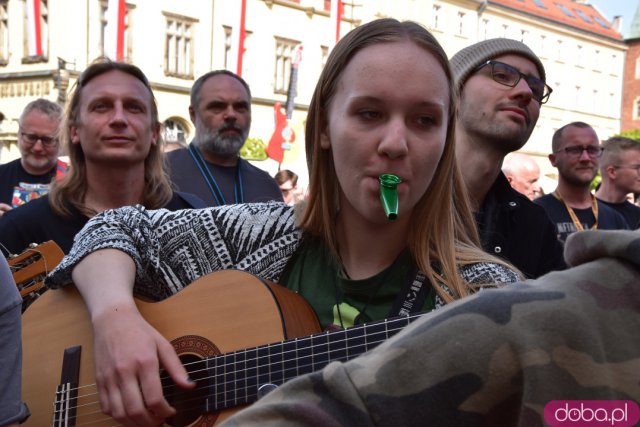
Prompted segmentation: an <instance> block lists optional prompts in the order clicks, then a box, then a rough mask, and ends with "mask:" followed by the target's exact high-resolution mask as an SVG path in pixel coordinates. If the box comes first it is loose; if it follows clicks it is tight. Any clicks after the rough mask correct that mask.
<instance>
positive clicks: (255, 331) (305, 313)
mask: <svg viewBox="0 0 640 427" xmlns="http://www.w3.org/2000/svg"><path fill="white" fill-rule="evenodd" d="M137 304H138V307H139V309H140V312H141V313H142V315H143V316H144V317H145V319H147V321H149V323H150V324H151V325H153V326H154V327H155V328H156V329H157V330H158V331H160V333H162V334H163V335H164V336H165V338H167V339H168V340H169V341H174V340H176V342H180V339H181V337H184V336H187V335H191V336H196V337H203V339H204V340H208V341H210V342H211V343H213V345H214V346H215V348H217V349H218V350H219V351H220V352H221V353H228V352H232V351H235V350H240V349H244V348H250V347H255V346H258V345H262V344H268V343H274V342H279V341H282V340H285V339H288V338H294V337H300V336H305V335H310V334H313V333H316V332H319V331H320V326H319V324H318V321H317V318H316V316H315V313H314V312H313V309H312V308H311V307H310V306H309V305H308V304H307V303H306V301H304V299H303V298H302V297H300V296H298V295H297V294H295V293H293V292H291V291H289V290H287V289H286V288H284V287H282V286H279V285H275V284H271V283H265V282H263V281H261V280H260V279H258V278H256V277H255V276H252V275H250V274H248V273H244V272H240V271H221V272H216V273H212V274H210V275H207V276H205V277H202V278H201V279H199V280H197V281H195V282H194V283H192V284H191V285H189V286H187V287H186V288H185V289H184V290H182V291H181V292H179V293H178V294H176V295H174V296H172V297H170V298H168V299H166V300H164V301H161V302H156V303H149V302H143V301H137ZM78 345H81V346H82V354H81V359H80V360H81V363H80V379H79V382H80V387H79V393H78V394H79V397H78V402H77V404H78V412H77V417H76V419H75V420H70V422H69V424H68V425H69V426H74V425H78V426H79V425H84V424H90V425H92V426H103V425H104V426H106V425H113V424H114V423H115V421H114V420H113V419H111V418H109V417H107V416H106V415H104V414H103V413H102V412H101V410H100V405H99V403H98V396H97V394H95V393H96V387H95V371H94V364H93V337H92V329H91V322H90V320H89V316H88V313H87V311H86V308H85V305H84V302H83V300H82V298H81V297H80V295H79V293H78V292H77V291H76V289H75V287H74V286H67V287H65V288H63V289H60V290H55V291H48V292H46V293H44V294H43V295H42V296H41V297H40V298H39V299H37V300H36V301H35V302H34V303H33V304H32V305H31V307H29V309H28V310H27V311H26V312H25V313H24V315H23V352H24V354H23V376H22V378H23V397H24V401H25V402H26V403H27V405H28V406H29V408H30V410H31V413H32V415H31V417H30V418H29V419H28V420H27V422H26V423H25V424H24V425H25V426H38V427H40V426H45V425H54V422H53V420H54V415H55V414H54V401H55V399H56V396H55V395H56V388H57V386H58V384H59V382H60V375H61V371H62V360H63V352H64V349H66V348H69V347H73V346H78ZM179 354H180V352H179ZM238 409H240V407H235V408H233V409H228V410H223V411H221V412H219V413H216V414H209V415H208V416H206V417H200V418H198V420H197V421H196V422H195V423H191V424H195V425H215V424H217V423H218V422H219V421H221V420H223V419H225V418H227V417H228V416H229V415H231V414H232V413H233V412H235V411H237V410H238ZM61 425H62V424H61Z"/></svg>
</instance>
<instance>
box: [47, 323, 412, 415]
mask: <svg viewBox="0 0 640 427" xmlns="http://www.w3.org/2000/svg"><path fill="white" fill-rule="evenodd" d="M420 316H422V315H421V314H418V315H413V316H407V317H406V318H402V319H401V320H404V321H406V322H407V323H410V322H411V321H413V320H414V319H416V318H418V317H420ZM371 325H372V324H371V323H370V324H364V325H361V326H356V327H352V328H350V329H348V330H345V331H343V332H347V331H349V332H351V331H352V330H355V329H365V328H366V327H371ZM405 326H406V325H403V326H402V327H395V328H389V329H385V330H384V331H378V332H374V333H372V334H370V335H365V337H364V338H367V337H370V338H374V339H373V342H374V343H375V345H376V346H377V345H378V344H380V343H381V342H383V341H384V340H386V339H387V338H388V337H384V338H380V337H378V338H375V336H376V335H388V334H389V333H392V334H395V333H396V332H397V331H400V330H402V329H403V328H404V327H405ZM338 333H340V332H331V333H330V334H331V335H334V334H338ZM326 335H327V333H324V334H315V335H311V336H308V337H303V338H298V339H294V340H291V341H283V342H282V343H279V344H278V345H280V344H285V343H299V342H304V341H308V340H312V339H313V338H316V339H317V338H320V337H322V336H326ZM348 341H349V339H343V340H337V341H335V342H333V343H331V344H333V345H337V344H342V343H346V342H348ZM270 345H272V344H270ZM270 345H267V346H266V347H254V348H251V349H246V350H238V351H234V352H231V353H225V354H220V355H216V356H213V357H211V358H209V360H210V359H215V358H218V357H219V358H224V357H229V356H230V355H234V354H240V353H247V352H249V351H258V350H260V349H265V348H267V347H268V346H270ZM366 345H367V343H365V344H360V345H358V346H357V347H362V346H366ZM320 346H327V347H328V346H329V343H323V344H319V345H318V347H320ZM348 348H349V347H348V346H345V347H344V348H340V349H339V350H340V351H345V352H347V353H348ZM303 350H304V349H303ZM298 351H299V349H291V350H286V351H283V352H281V353H279V354H278V355H279V356H282V357H283V359H282V360H280V361H278V362H275V363H267V365H272V366H275V365H282V367H283V369H281V370H269V372H268V374H258V373H257V370H258V368H257V367H256V368H249V369H252V370H255V371H256V374H255V375H250V376H247V377H245V378H244V380H242V382H245V383H250V382H251V380H253V379H255V380H256V387H257V386H258V382H257V379H259V378H260V377H261V376H265V375H269V376H270V377H277V379H275V380H274V381H278V380H282V379H283V378H284V377H285V376H286V375H285V372H286V371H291V370H293V369H294V368H289V369H287V368H285V367H284V364H285V363H286V362H287V361H286V360H284V357H285V356H286V355H287V354H288V353H297V352H298ZM335 351H336V350H330V349H329V350H327V351H326V352H323V353H317V354H313V355H310V356H307V357H308V358H313V357H316V358H317V357H322V356H327V355H329V354H331V353H332V352H335ZM269 357H270V355H262V356H257V357H255V358H252V359H247V360H243V361H241V363H245V364H246V363H251V362H257V361H259V360H261V359H269ZM349 359H350V358H349V356H348V354H347V355H345V356H343V357H338V358H334V359H329V358H328V357H327V359H325V360H323V361H322V362H318V363H313V362H312V363H310V364H306V365H298V366H297V367H296V368H295V369H296V370H297V371H300V370H303V369H306V368H308V367H309V366H312V367H313V366H314V365H316V364H319V363H322V365H323V366H325V365H327V364H329V363H331V362H333V361H342V360H349ZM206 362H207V359H203V360H198V361H195V362H189V363H186V364H185V365H184V366H185V367H189V366H192V365H196V364H204V363H206ZM235 365H238V362H232V363H224V364H222V365H219V366H216V368H225V371H224V372H223V373H221V374H214V375H210V376H208V377H203V378H200V379H199V381H206V380H209V379H212V378H216V377H225V376H226V375H228V374H233V373H234V372H235V371H233V370H232V371H231V372H229V373H227V372H226V368H227V367H228V366H235ZM249 369H243V371H245V372H246V371H248V370H249ZM208 370H209V368H205V369H201V370H198V371H192V372H193V373H196V372H202V371H208ZM312 370H313V369H312ZM281 377H282V378H281ZM167 378H168V376H166V377H164V379H167ZM237 382H238V380H229V381H225V382H224V383H222V384H216V388H218V387H223V388H224V390H225V391H222V392H216V393H212V394H209V395H208V396H207V397H212V396H213V397H216V400H217V396H219V395H222V396H223V397H224V396H225V395H226V394H228V393H227V391H226V387H227V384H236V383H237ZM95 386H96V384H86V385H82V386H79V387H76V388H75V389H74V388H72V389H70V390H69V391H78V390H80V389H86V388H89V387H95ZM171 387H174V386H173V385H172V386H166V387H165V386H163V390H164V389H168V388H171ZM204 388H209V386H208V385H207V386H205V387H204ZM197 389H198V387H196V388H195V389H193V390H189V391H194V390H197ZM97 395H98V393H97V392H95V393H87V394H84V395H79V396H77V397H75V398H74V399H76V400H80V399H86V398H89V397H92V396H97ZM173 395H174V394H168V395H166V396H165V397H169V398H170V397H172V396H173ZM255 396H256V394H255V393H247V394H246V396H245V397H246V399H247V401H248V399H249V398H253V397H255ZM196 399H198V400H201V398H196ZM234 400H235V401H237V400H238V399H237V397H236V399H227V398H223V399H222V402H221V403H222V404H227V403H228V402H233V401H234ZM97 404H99V401H98V400H95V401H92V402H87V403H84V404H82V405H77V406H75V407H73V408H67V410H70V409H80V408H82V407H87V406H90V405H97ZM58 412H59V411H54V415H56V414H57V413H58ZM97 413H101V412H93V413H89V414H82V415H83V416H88V415H93V414H97ZM77 417H78V415H77V416H76V418H77Z"/></svg>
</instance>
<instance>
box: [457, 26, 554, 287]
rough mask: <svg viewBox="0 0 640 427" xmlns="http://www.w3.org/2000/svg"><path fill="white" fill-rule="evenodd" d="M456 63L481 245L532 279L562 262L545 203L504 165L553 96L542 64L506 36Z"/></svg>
mask: <svg viewBox="0 0 640 427" xmlns="http://www.w3.org/2000/svg"><path fill="white" fill-rule="evenodd" d="M450 62H451V69H452V71H453V74H454V77H455V80H456V84H457V86H458V89H459V91H460V99H459V101H458V102H459V105H458V112H459V115H458V121H457V128H456V150H457V153H456V154H457V157H458V163H459V164H460V168H461V171H462V175H463V177H464V181H465V184H466V186H467V188H468V190H469V196H470V198H471V203H472V206H473V209H474V213H475V217H476V223H477V225H478V230H479V232H480V240H481V242H482V246H483V248H484V249H485V250H486V251H487V252H490V253H493V254H495V255H497V256H500V257H502V258H504V259H506V260H507V261H509V262H511V263H512V264H513V265H515V266H516V267H517V268H519V269H520V271H522V272H523V273H524V274H525V275H526V276H527V277H531V278H535V277H539V276H541V275H543V274H545V273H547V272H549V271H552V270H559V269H562V268H564V266H565V264H564V260H563V257H562V245H561V244H560V243H559V242H558V239H557V238H556V233H555V230H554V228H553V224H552V223H551V221H550V220H549V218H548V217H547V214H546V213H545V211H544V209H542V208H540V207H539V206H537V205H535V204H533V203H532V202H531V200H529V199H528V198H527V197H526V196H524V195H522V194H520V193H518V192H517V191H516V190H514V189H513V188H511V185H510V184H509V181H508V180H507V178H506V176H505V175H504V173H503V172H502V171H501V168H502V163H503V161H504V158H505V156H506V155H507V154H509V153H511V152H514V151H517V150H519V149H520V148H522V147H523V146H524V144H525V143H526V142H527V140H528V139H529V136H530V135H531V132H532V131H533V129H534V127H535V125H536V122H537V121H538V116H539V115H540V108H541V106H542V104H544V103H545V102H547V100H548V99H549V95H550V94H551V88H550V87H549V86H548V85H547V84H546V83H545V78H546V75H545V70H544V66H543V65H542V63H541V62H540V60H539V59H538V57H537V56H536V55H535V54H534V53H533V52H532V51H531V49H529V48H528V47H527V46H526V45H525V44H523V43H520V42H519V41H516V40H511V39H504V38H497V39H489V40H485V41H481V42H479V43H476V44H473V45H471V46H468V47H466V48H464V49H462V50H461V51H460V52H458V53H456V54H455V55H454V56H453V57H452V58H451V60H450Z"/></svg>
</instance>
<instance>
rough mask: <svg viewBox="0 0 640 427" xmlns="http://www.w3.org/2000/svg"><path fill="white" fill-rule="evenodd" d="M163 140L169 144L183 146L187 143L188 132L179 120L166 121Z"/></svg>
mask: <svg viewBox="0 0 640 427" xmlns="http://www.w3.org/2000/svg"><path fill="white" fill-rule="evenodd" d="M162 136H163V139H164V142H166V143H167V144H176V143H177V144H183V143H185V144H186V142H187V132H186V130H185V128H184V126H183V125H182V123H180V122H179V121H177V120H172V119H167V120H165V121H164V127H163V135H162Z"/></svg>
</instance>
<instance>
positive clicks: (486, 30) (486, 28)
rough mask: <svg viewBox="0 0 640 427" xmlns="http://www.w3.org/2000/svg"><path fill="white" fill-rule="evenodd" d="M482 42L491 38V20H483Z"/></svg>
mask: <svg viewBox="0 0 640 427" xmlns="http://www.w3.org/2000/svg"><path fill="white" fill-rule="evenodd" d="M481 34H482V40H487V39H488V38H489V20H488V19H486V18H483V19H482V30H481Z"/></svg>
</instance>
